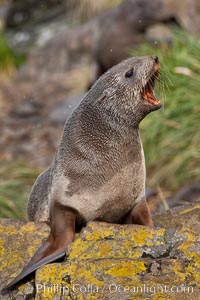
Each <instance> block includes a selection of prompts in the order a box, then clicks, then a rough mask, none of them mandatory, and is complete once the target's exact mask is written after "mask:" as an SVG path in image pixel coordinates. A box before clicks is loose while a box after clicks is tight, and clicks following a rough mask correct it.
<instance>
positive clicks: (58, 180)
mask: <svg viewBox="0 0 200 300" xmlns="http://www.w3.org/2000/svg"><path fill="white" fill-rule="evenodd" d="M159 70H160V64H159V59H158V57H156V56H144V57H132V58H129V59H127V60H124V61H122V62H121V63H119V64H118V65H116V66H114V67H112V68H111V69H110V70H108V71H107V72H106V73H105V74H104V75H102V76H101V77H100V78H99V79H98V80H97V81H96V83H95V84H94V85H93V86H92V87H91V89H90V90H89V91H88V93H87V94H86V96H85V97H84V98H83V100H82V102H81V103H80V104H79V106H78V107H77V108H76V109H75V110H74V112H73V113H72V115H71V117H70V118H69V120H68V121H67V122H66V124H65V127H64V130H63V134H62V137H61V140H60V143H59V146H58V149H57V152H56V155H55V158H54V161H53V163H52V165H51V166H50V168H49V169H48V170H47V171H45V172H44V173H42V174H41V175H40V176H39V177H38V178H37V180H36V182H35V184H34V186H33V189H32V192H31V194H30V198H29V202H28V209H27V213H28V219H29V220H30V221H35V222H48V223H49V225H50V228H51V231H50V235H49V237H48V239H47V240H46V241H45V242H44V243H43V245H42V246H41V247H40V248H39V249H38V250H37V252H36V254H35V255H34V257H33V258H32V259H31V260H30V262H29V263H28V265H27V266H26V267H25V268H24V269H23V270H22V272H21V273H20V274H19V275H18V276H17V277H16V278H15V279H14V280H13V281H12V282H11V283H10V284H8V285H7V286H6V287H5V288H4V290H5V289H9V288H11V287H12V286H13V285H15V284H16V283H17V282H19V281H20V280H21V279H23V278H24V277H26V276H27V275H28V274H30V273H32V272H34V271H35V270H36V269H38V268H39V267H40V266H42V265H45V264H47V263H49V262H52V261H55V260H56V259H59V258H61V257H64V256H65V251H66V249H67V246H68V245H69V243H70V242H72V241H73V240H74V236H75V227H76V226H81V227H82V226H84V225H85V224H86V223H87V222H88V221H91V220H93V221H94V220H96V221H103V222H110V223H121V224H123V223H125V224H127V223H129V224H141V225H147V226H153V221H152V219H151V216H150V212H149V208H148V205H147V202H146V199H145V177H146V171H145V161H144V153H143V147H142V143H141V139H140V135H139V123H140V121H141V120H142V119H143V118H144V117H145V116H146V115H147V114H148V113H150V112H152V111H154V110H157V109H159V108H160V107H161V103H160V101H159V100H157V99H156V98H155V96H154V94H153V88H154V84H155V81H156V79H157V78H158V75H159Z"/></svg>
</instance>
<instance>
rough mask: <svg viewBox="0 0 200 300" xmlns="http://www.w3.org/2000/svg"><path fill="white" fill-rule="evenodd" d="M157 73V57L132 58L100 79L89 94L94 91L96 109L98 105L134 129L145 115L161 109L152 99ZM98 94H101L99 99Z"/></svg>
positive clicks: (159, 103)
mask: <svg viewBox="0 0 200 300" xmlns="http://www.w3.org/2000/svg"><path fill="white" fill-rule="evenodd" d="M159 73H160V63H159V59H158V57H157V56H143V57H132V58H129V59H127V60H125V61H123V62H121V63H120V64H118V65H116V66H114V67H113V68H111V69H110V70H109V72H107V73H105V74H104V75H103V76H101V77H100V79H99V80H97V81H96V83H95V84H94V85H93V87H92V88H91V90H90V91H89V93H90V96H91V94H93V93H94V91H95V94H96V95H95V97H94V96H93V95H92V96H93V97H92V99H95V100H94V103H95V105H101V107H104V108H105V110H106V111H108V112H110V113H112V115H115V116H116V118H117V117H118V119H119V120H124V121H125V123H126V125H128V123H130V124H131V125H132V126H134V125H135V126H137V125H138V124H139V123H140V121H141V120H142V119H143V118H144V117H145V116H146V115H147V114H148V113H150V112H151V111H154V110H157V109H159V108H160V107H161V102H160V101H159V100H158V99H157V98H156V96H155V95H154V87H155V82H156V80H157V79H158V77H159ZM102 87H103V93H102ZM98 90H101V95H99V96H97V92H98ZM97 102H98V103H97ZM94 103H93V104H94Z"/></svg>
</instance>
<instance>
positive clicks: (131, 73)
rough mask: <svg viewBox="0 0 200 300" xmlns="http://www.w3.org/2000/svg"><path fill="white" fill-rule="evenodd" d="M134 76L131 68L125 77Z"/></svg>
mask: <svg viewBox="0 0 200 300" xmlns="http://www.w3.org/2000/svg"><path fill="white" fill-rule="evenodd" d="M132 76H133V69H130V70H129V71H127V72H126V73H125V77H132Z"/></svg>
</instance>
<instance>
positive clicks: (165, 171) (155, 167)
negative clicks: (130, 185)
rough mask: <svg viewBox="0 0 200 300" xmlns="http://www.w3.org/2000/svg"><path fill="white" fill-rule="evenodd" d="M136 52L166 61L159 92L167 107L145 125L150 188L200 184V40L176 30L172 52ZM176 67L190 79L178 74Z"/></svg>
mask: <svg viewBox="0 0 200 300" xmlns="http://www.w3.org/2000/svg"><path fill="white" fill-rule="evenodd" d="M135 54H139V55H149V54H154V55H158V56H159V58H160V61H161V73H162V76H161V82H160V83H159V84H158V83H157V88H156V90H157V95H159V96H158V98H159V99H160V100H162V102H163V108H162V110H160V111H156V112H153V113H152V114H150V115H149V116H148V117H147V118H145V120H144V121H143V122H142V124H141V132H142V140H143V145H144V150H145V157H146V165H147V183H148V185H150V186H156V185H161V186H163V187H165V188H167V189H168V190H176V189H177V188H178V187H180V186H182V185H184V184H188V183H192V182H197V181H200V164H199V162H200V41H198V40H197V39H196V38H195V37H193V36H191V34H187V33H185V32H182V31H180V30H178V29H174V44H173V47H172V48H166V47H163V48H155V47H153V46H150V45H149V44H148V45H143V46H142V47H141V48H140V49H139V50H138V51H137V52H134V55H135ZM177 67H182V68H186V69H184V70H185V72H186V74H187V75H184V74H177V69H176V68H177ZM179 71H180V70H179ZM183 72H184V71H183V69H182V71H181V73H183Z"/></svg>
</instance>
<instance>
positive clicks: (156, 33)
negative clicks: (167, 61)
mask: <svg viewBox="0 0 200 300" xmlns="http://www.w3.org/2000/svg"><path fill="white" fill-rule="evenodd" d="M145 38H146V40H147V41H148V42H150V43H151V44H153V45H154V46H155V45H162V46H163V45H167V46H172V43H173V34H172V32H171V30H170V28H169V27H168V26H166V25H165V24H162V23H159V24H155V25H152V26H149V27H148V28H147V30H146V33H145Z"/></svg>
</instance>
